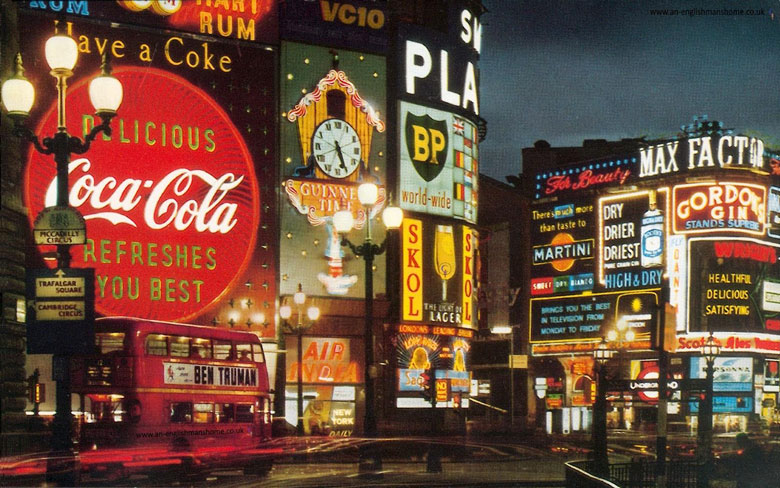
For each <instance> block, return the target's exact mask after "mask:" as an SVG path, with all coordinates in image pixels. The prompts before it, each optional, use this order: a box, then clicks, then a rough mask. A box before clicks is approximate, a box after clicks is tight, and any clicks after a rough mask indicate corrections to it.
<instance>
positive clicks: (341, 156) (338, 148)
mask: <svg viewBox="0 0 780 488" xmlns="http://www.w3.org/2000/svg"><path fill="white" fill-rule="evenodd" d="M334 142H335V143H336V151H337V153H338V155H339V161H341V167H342V168H344V170H346V169H347V164H346V163H345V162H344V155H343V154H342V153H341V146H340V145H339V141H334Z"/></svg>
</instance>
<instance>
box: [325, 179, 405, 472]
mask: <svg viewBox="0 0 780 488" xmlns="http://www.w3.org/2000/svg"><path fill="white" fill-rule="evenodd" d="M378 199H379V189H378V188H377V186H376V185H375V184H373V183H363V184H362V185H360V186H359V187H358V200H359V201H360V203H361V204H362V205H363V206H364V210H365V214H366V226H365V227H366V233H365V238H364V240H363V244H360V245H355V244H353V243H352V242H350V241H349V240H348V239H347V237H346V234H347V233H348V232H349V231H350V230H351V229H352V226H353V225H354V218H353V216H352V212H351V211H350V210H348V209H343V210H339V211H338V212H336V213H335V214H334V215H333V226H334V228H335V229H336V232H338V233H339V235H341V236H342V240H341V245H342V246H348V247H349V248H350V249H351V250H352V253H353V254H355V256H358V257H362V258H363V261H365V282H366V287H365V323H364V337H365V358H364V365H363V366H364V374H363V377H364V381H365V418H364V422H363V435H365V436H366V437H375V436H376V435H377V425H376V413H375V411H374V376H375V365H374V332H373V319H374V258H375V257H376V256H379V255H380V254H382V253H384V252H385V244H386V243H387V239H385V240H383V241H382V243H381V244H374V242H373V240H372V236H371V211H372V210H374V206H375V205H376V203H377V200H378ZM402 221H403V211H402V210H401V209H400V208H399V207H392V206H388V207H386V208H385V210H384V211H383V213H382V222H383V223H384V225H385V227H386V228H387V229H389V230H393V229H398V228H399V227H400V226H401V223H402ZM364 464H365V463H361V465H360V466H361V468H362V467H363V466H364ZM368 469H372V470H377V469H381V458H379V457H378V456H376V457H374V460H373V463H372V464H371V466H369V467H368Z"/></svg>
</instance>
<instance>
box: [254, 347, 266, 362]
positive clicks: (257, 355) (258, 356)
mask: <svg viewBox="0 0 780 488" xmlns="http://www.w3.org/2000/svg"><path fill="white" fill-rule="evenodd" d="M252 351H253V352H254V354H253V356H254V360H255V362H256V363H262V362H263V361H264V358H263V346H261V345H260V344H252Z"/></svg>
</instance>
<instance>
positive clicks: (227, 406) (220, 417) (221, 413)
mask: <svg viewBox="0 0 780 488" xmlns="http://www.w3.org/2000/svg"><path fill="white" fill-rule="evenodd" d="M216 407H217V412H216V413H217V423H219V424H226V423H232V422H235V421H236V412H235V407H234V406H233V404H232V403H217V405H216Z"/></svg>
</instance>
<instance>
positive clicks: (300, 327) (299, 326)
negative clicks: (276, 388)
mask: <svg viewBox="0 0 780 488" xmlns="http://www.w3.org/2000/svg"><path fill="white" fill-rule="evenodd" d="M293 303H295V306H296V307H295V308H296V310H297V312H298V321H297V322H296V323H295V325H290V324H289V323H288V322H287V320H288V319H289V318H290V317H291V316H292V308H291V307H290V306H289V305H287V304H286V303H285V304H284V305H282V306H281V307H279V317H281V318H282V319H283V320H284V326H285V328H286V329H287V330H288V331H289V332H292V333H295V334H296V335H297V336H298V371H297V376H298V422H297V429H298V430H297V432H298V435H299V436H302V435H303V431H304V429H303V333H304V332H306V331H307V330H308V329H309V328H310V327H311V326H312V325H314V322H315V321H316V320H317V319H318V318H319V317H320V309H319V308H317V307H315V306H313V305H312V306H310V307H309V308H307V309H306V316H307V317H308V319H309V322H308V323H305V322H304V321H303V304H304V303H306V294H305V293H303V288H302V286H301V284H300V283H298V291H297V292H295V294H294V295H293ZM280 393H281V394H284V392H280ZM280 393H277V395H278V394H280Z"/></svg>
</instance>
